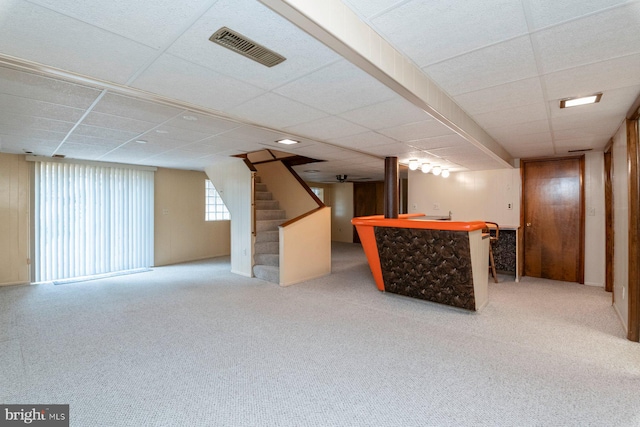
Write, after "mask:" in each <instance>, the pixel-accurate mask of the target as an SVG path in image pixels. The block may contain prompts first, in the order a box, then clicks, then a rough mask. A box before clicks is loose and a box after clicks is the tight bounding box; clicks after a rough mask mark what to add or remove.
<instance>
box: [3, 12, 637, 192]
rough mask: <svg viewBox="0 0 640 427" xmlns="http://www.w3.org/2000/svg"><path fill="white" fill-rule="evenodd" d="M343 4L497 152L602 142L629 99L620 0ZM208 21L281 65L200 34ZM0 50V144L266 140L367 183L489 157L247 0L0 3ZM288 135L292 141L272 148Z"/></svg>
mask: <svg viewBox="0 0 640 427" xmlns="http://www.w3.org/2000/svg"><path fill="white" fill-rule="evenodd" d="M343 2H344V3H345V4H346V5H348V6H349V7H351V8H352V9H353V10H354V11H355V12H356V13H358V14H359V15H360V16H361V18H362V19H363V21H365V22H366V23H368V24H369V25H370V26H371V27H373V28H374V29H375V30H376V31H377V32H378V33H379V34H380V35H381V36H382V37H384V38H385V39H386V40H387V41H389V42H390V43H391V44H392V45H393V46H394V47H395V48H396V49H398V50H399V51H400V52H402V53H403V54H404V55H406V57H407V58H408V59H409V60H410V61H412V62H413V63H415V64H416V65H417V66H419V67H421V68H422V70H423V72H424V73H425V74H427V75H428V76H429V78H431V79H432V80H434V81H435V82H436V83H437V85H438V86H440V87H441V88H442V89H444V90H445V91H446V92H447V93H448V94H449V95H450V96H451V97H452V98H453V99H454V100H455V101H456V102H457V103H458V104H459V105H460V106H461V107H462V108H463V109H464V110H465V111H466V112H467V113H468V114H469V115H471V117H472V118H473V119H474V120H475V121H476V122H477V123H478V124H479V125H480V126H481V127H482V128H484V129H485V130H486V131H487V132H488V133H489V134H490V135H491V136H492V137H493V138H495V139H496V140H497V141H498V142H499V143H500V144H501V145H502V146H503V147H505V148H506V149H507V151H509V153H510V154H511V155H512V156H513V157H528V156H553V155H563V154H566V152H567V150H569V149H578V148H593V149H594V150H601V149H602V147H603V146H604V145H605V144H606V142H607V141H608V139H609V138H610V137H611V136H612V134H613V132H615V130H616V129H617V127H618V126H619V125H620V123H621V122H622V120H623V118H624V115H625V113H626V111H627V109H628V108H629V106H630V105H631V104H632V103H633V101H634V100H635V98H636V97H637V96H638V93H640V73H638V72H637V70H638V69H640V35H639V34H640V31H638V30H639V29H640V1H637V0H635V1H621V0H590V1H584V0H566V1H562V2H558V1H555V0H522V1H518V2H516V1H511V0H489V1H483V2H451V1H448V0H433V1H429V2H424V1H420V0H343ZM222 26H227V27H230V28H232V29H234V30H236V31H238V32H240V33H242V34H243V35H245V36H246V37H248V38H250V39H253V40H255V41H257V42H259V43H262V44H264V45H265V46H266V47H268V48H270V49H273V50H275V51H276V52H278V53H280V54H282V55H284V56H285V57H286V58H287V60H286V61H285V62H283V63H282V64H280V65H277V66H276V67H273V68H266V67H264V66H262V65H259V64H257V63H255V62H253V61H251V60H248V59H247V58H245V57H242V56H240V55H237V54H235V53H233V52H231V51H229V50H227V49H225V48H222V47H220V46H217V45H215V44H213V43H211V42H210V41H209V40H208V38H209V36H210V35H211V34H212V33H213V32H214V31H216V30H217V29H218V28H220V27H222ZM39 28H46V31H35V30H34V29H39ZM0 55H1V56H0V62H3V63H4V64H5V65H4V66H0V150H1V151H4V152H9V153H23V152H25V151H33V152H35V153H36V154H41V155H44V156H50V155H52V154H53V153H54V152H57V153H59V154H65V155H66V156H67V157H76V158H86V159H92V160H105V161H120V162H128V163H138V164H148V165H155V166H165V167H176V168H183V169H200V170H201V169H203V168H204V167H206V166H209V165H210V164H212V163H213V162H216V161H217V160H219V159H223V158H224V157H225V156H229V155H234V154H240V153H244V152H248V151H254V150H259V149H262V148H265V147H267V148H278V149H280V150H283V151H290V152H293V153H297V154H301V155H306V156H309V157H314V158H318V159H320V160H325V162H321V163H314V164H313V165H303V166H298V167H296V170H298V171H299V172H300V174H301V175H303V177H306V178H309V179H311V178H313V179H314V180H316V181H319V180H325V181H335V175H336V174H350V175H353V176H357V177H359V178H361V179H364V178H372V179H381V178H382V176H383V164H384V163H383V161H382V158H383V157H385V156H398V157H399V158H400V160H401V161H403V162H406V161H408V160H409V159H410V158H412V157H415V158H420V159H422V160H425V161H427V160H428V161H432V162H439V164H441V165H443V166H445V165H446V166H448V167H450V168H451V169H452V170H453V171H456V170H465V169H469V170H478V169H491V168H501V167H504V166H503V165H501V164H500V163H499V162H497V161H495V160H493V159H492V158H491V157H489V156H488V155H487V154H485V153H483V152H482V151H481V150H479V149H476V148H475V147H473V146H472V145H471V144H469V143H468V142H467V141H465V140H464V139H463V138H462V137H460V136H458V135H457V134H455V133H454V132H453V131H451V130H450V129H449V128H448V127H446V126H444V125H442V124H441V123H440V122H438V121H436V120H435V119H433V118H432V117H431V116H429V115H428V114H427V113H425V112H424V111H422V110H421V109H419V108H417V107H415V106H414V105H413V104H412V103H410V102H409V101H407V100H405V99H404V98H403V97H401V96H400V95H398V94H396V93H395V92H393V91H392V90H390V89H389V88H388V87H386V86H385V85H383V84H382V83H380V82H378V81H377V80H376V79H374V78H373V77H371V76H369V75H368V74H367V73H365V72H364V71H362V70H360V69H359V68H358V67H356V66H355V65H353V64H351V63H350V62H348V60H347V59H345V58H342V57H341V56H339V55H338V54H336V53H335V52H334V51H332V50H331V49H329V48H327V47H326V46H325V45H323V44H322V43H320V42H319V41H317V40H316V39H314V38H313V37H311V36H309V35H308V34H307V33H305V32H304V31H302V30H301V29H299V28H298V27H296V26H295V25H293V24H292V23H290V22H288V21H287V20H286V19H284V18H283V17H281V16H279V15H277V14H276V13H274V12H272V11H271V10H270V9H268V8H267V7H265V6H264V5H262V4H261V3H260V2H259V1H256V0H189V1H186V2H174V1H170V0H141V1H136V2H131V1H126V0H114V1H110V2H99V1H97V0H85V1H79V0H29V1H27V0H5V1H3V2H2V4H1V5H0ZM12 57H13V58H12ZM14 58H17V60H14ZM16 61H17V62H18V63H19V64H18V67H21V66H22V65H23V64H24V65H27V67H26V71H28V72H25V70H24V69H23V70H20V69H19V68H17V67H16ZM28 61H31V62H34V63H37V64H42V66H43V67H41V66H39V65H32V64H29V63H27V62H28ZM43 68H44V69H45V71H44V74H42V73H43V72H42V71H41V70H42V69H43ZM48 69H51V70H52V71H54V72H55V70H53V69H60V70H63V71H65V72H68V73H67V75H66V77H64V78H63V77H56V74H59V73H57V72H55V73H54V74H51V73H49V72H48V71H47V70H48ZM69 73H75V74H78V75H80V76H77V77H76V76H72V75H70V74H69ZM38 74H42V75H38ZM103 82H108V83H103ZM110 83H113V84H110ZM105 89H106V92H105V93H104V96H102V98H101V99H99V101H97V102H96V103H95V105H94V106H93V108H92V109H91V110H89V109H90V108H91V106H92V104H93V103H94V102H95V101H96V100H97V99H98V97H99V96H100V94H101V93H102V92H103V90H105ZM598 91H603V92H604V95H603V98H602V101H601V103H600V104H597V105H592V106H585V107H580V108H577V109H572V110H562V111H561V110H559V109H558V107H557V103H558V100H559V99H560V98H564V97H569V96H576V95H584V94H590V93H594V92H598ZM160 98H162V99H161V100H160ZM159 101H161V102H159ZM184 116H193V117H195V118H196V119H197V120H195V121H189V120H186V119H185V118H184ZM287 136H289V137H294V138H296V139H300V140H301V141H302V142H301V144H299V145H298V146H290V147H286V148H283V147H282V146H278V145H277V144H275V142H274V141H275V140H276V139H279V138H282V137H287ZM138 139H143V140H145V141H146V143H145V144H140V143H138V142H136V141H137V140H138ZM63 141H64V143H62V142H63ZM61 143H62V144H61ZM57 148H58V150H57V151H56V149H57ZM304 170H320V171H321V172H317V173H306V172H304ZM350 171H351V172H350Z"/></svg>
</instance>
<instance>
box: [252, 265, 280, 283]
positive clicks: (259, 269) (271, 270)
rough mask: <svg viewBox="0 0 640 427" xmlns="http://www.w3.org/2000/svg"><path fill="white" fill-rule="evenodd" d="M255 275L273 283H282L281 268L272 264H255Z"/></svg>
mask: <svg viewBox="0 0 640 427" xmlns="http://www.w3.org/2000/svg"><path fill="white" fill-rule="evenodd" d="M253 275H254V276H255V277H256V278H258V279H262V280H266V281H268V282H272V283H280V268H279V267H274V266H272V265H255V266H253Z"/></svg>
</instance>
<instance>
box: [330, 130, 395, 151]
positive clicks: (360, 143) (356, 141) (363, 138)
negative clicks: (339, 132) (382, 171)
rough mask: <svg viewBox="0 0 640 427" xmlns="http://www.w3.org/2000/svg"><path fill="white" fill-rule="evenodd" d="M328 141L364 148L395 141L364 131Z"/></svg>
mask: <svg viewBox="0 0 640 427" xmlns="http://www.w3.org/2000/svg"><path fill="white" fill-rule="evenodd" d="M328 142H330V143H332V144H336V145H340V146H342V147H347V148H355V149H359V150H360V149H362V150H365V151H366V149H367V148H369V147H374V146H376V145H382V144H394V143H395V142H396V141H395V140H394V139H391V138H389V137H387V136H384V135H380V134H379V133H375V132H364V133H359V134H357V135H351V136H346V137H343V138H333V139H329V140H328Z"/></svg>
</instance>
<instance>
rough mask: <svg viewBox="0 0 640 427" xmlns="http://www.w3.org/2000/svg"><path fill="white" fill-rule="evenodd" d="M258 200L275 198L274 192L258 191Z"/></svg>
mask: <svg viewBox="0 0 640 427" xmlns="http://www.w3.org/2000/svg"><path fill="white" fill-rule="evenodd" d="M256 200H273V194H271V192H270V191H256Z"/></svg>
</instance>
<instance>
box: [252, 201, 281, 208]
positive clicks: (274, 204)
mask: <svg viewBox="0 0 640 427" xmlns="http://www.w3.org/2000/svg"><path fill="white" fill-rule="evenodd" d="M256 209H280V202H278V201H277V200H256Z"/></svg>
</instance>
